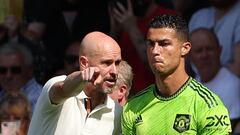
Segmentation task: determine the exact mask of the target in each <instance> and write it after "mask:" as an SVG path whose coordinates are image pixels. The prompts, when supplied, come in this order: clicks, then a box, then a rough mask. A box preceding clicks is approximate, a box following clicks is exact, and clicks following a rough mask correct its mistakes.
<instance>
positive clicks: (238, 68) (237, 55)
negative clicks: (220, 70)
mask: <svg viewBox="0 0 240 135" xmlns="http://www.w3.org/2000/svg"><path fill="white" fill-rule="evenodd" d="M229 69H230V70H231V71H232V72H233V73H234V74H236V75H237V76H238V77H239V78H240V42H238V43H237V44H236V45H235V48H234V53H233V62H232V63H231V64H230V65H229Z"/></svg>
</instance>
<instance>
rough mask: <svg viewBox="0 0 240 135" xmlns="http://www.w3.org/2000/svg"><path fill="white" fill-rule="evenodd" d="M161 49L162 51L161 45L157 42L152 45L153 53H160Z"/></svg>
mask: <svg viewBox="0 0 240 135" xmlns="http://www.w3.org/2000/svg"><path fill="white" fill-rule="evenodd" d="M159 51H160V46H159V45H158V44H157V43H155V44H154V45H153V47H152V50H151V52H152V54H158V53H159Z"/></svg>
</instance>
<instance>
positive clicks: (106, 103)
mask: <svg viewBox="0 0 240 135" xmlns="http://www.w3.org/2000/svg"><path fill="white" fill-rule="evenodd" d="M76 97H77V99H80V100H83V99H84V98H88V96H87V95H86V94H85V92H84V91H82V92H80V93H79V94H78V95H77V96H76ZM115 104H116V101H114V100H113V99H112V98H110V97H109V96H107V98H106V100H105V101H104V104H100V105H98V106H106V107H107V108H109V109H112V108H114V106H115Z"/></svg>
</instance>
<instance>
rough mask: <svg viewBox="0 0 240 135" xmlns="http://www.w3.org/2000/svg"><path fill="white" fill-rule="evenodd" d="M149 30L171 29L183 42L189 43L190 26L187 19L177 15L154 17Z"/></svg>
mask: <svg viewBox="0 0 240 135" xmlns="http://www.w3.org/2000/svg"><path fill="white" fill-rule="evenodd" d="M149 28H171V29H174V30H175V31H176V33H177V34H179V36H180V38H181V39H182V40H183V41H189V30H188V24H187V22H186V20H185V19H183V18H182V17H181V16H179V15H176V14H161V15H159V16H156V17H154V18H153V19H152V20H151V22H150V23H149Z"/></svg>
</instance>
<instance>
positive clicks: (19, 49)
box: [0, 43, 33, 66]
mask: <svg viewBox="0 0 240 135" xmlns="http://www.w3.org/2000/svg"><path fill="white" fill-rule="evenodd" d="M8 54H21V55H23V57H24V65H25V66H32V65H33V56H32V53H31V51H30V50H29V49H28V48H27V47H25V46H24V45H22V44H18V43H8V44H4V45H3V46H1V47H0V55H8Z"/></svg>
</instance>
